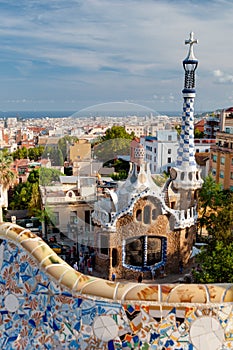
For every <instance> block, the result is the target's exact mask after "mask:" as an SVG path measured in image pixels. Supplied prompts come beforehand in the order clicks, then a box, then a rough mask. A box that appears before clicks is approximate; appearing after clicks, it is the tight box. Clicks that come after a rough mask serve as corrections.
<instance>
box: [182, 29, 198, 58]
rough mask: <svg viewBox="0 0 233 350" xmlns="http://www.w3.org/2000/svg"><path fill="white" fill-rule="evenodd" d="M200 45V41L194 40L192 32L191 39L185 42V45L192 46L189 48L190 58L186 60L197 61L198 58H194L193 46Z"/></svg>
mask: <svg viewBox="0 0 233 350" xmlns="http://www.w3.org/2000/svg"><path fill="white" fill-rule="evenodd" d="M197 43H198V40H197V39H194V33H193V32H190V36H189V39H188V40H185V45H187V44H188V45H190V46H189V53H188V56H187V58H186V60H191V61H192V60H195V61H196V57H195V56H194V53H193V44H197Z"/></svg>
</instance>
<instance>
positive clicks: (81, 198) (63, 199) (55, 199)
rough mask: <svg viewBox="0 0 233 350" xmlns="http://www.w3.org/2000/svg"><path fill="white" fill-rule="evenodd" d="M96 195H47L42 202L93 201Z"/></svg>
mask: <svg viewBox="0 0 233 350" xmlns="http://www.w3.org/2000/svg"><path fill="white" fill-rule="evenodd" d="M96 199H97V197H96V195H92V196H73V197H68V196H51V197H49V196H47V197H46V198H45V203H44V204H60V203H61V204H63V203H67V204H68V203H78V202H79V203H80V202H93V201H96Z"/></svg>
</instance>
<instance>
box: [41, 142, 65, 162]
mask: <svg viewBox="0 0 233 350" xmlns="http://www.w3.org/2000/svg"><path fill="white" fill-rule="evenodd" d="M44 154H45V155H46V156H47V157H48V158H49V159H50V161H51V164H52V165H53V166H63V165H64V158H63V154H62V151H61V149H60V148H59V147H58V146H57V145H55V146H52V145H49V146H46V147H45V151H44Z"/></svg>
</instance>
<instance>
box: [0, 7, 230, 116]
mask: <svg viewBox="0 0 233 350" xmlns="http://www.w3.org/2000/svg"><path fill="white" fill-rule="evenodd" d="M0 10H1V11H0V38H1V44H0V45H1V46H0V48H1V56H0V57H1V69H0V72H1V75H0V76H1V88H0V110H1V111H5V110H6V111H7V110H8V111H19V110H74V111H79V110H81V109H86V108H88V107H90V106H92V105H98V104H105V103H108V102H129V103H134V104H136V105H137V104H139V105H143V106H146V107H148V108H150V109H152V110H155V111H179V110H181V109H182V93H181V91H182V88H183V67H182V61H183V59H184V58H185V57H186V56H187V52H188V47H187V46H185V40H186V39H188V38H189V33H190V32H191V31H193V32H194V37H195V39H198V44H197V45H194V46H195V47H194V52H195V56H196V57H197V59H198V60H199V66H198V70H197V84H196V90H197V97H196V100H195V110H196V111H207V110H215V109H219V108H228V107H229V106H231V105H233V72H232V63H231V56H232V55H231V51H232V50H233V49H232V48H231V45H229V39H228V38H231V37H232V36H233V27H232V15H233V3H232V2H231V1H228V0H214V1H210V0H205V1H203V0H202V1H201V0H200V1H198V0H193V1H192V0H188V1H184V0H177V1H173V0H165V1H155V0H144V1H143V2H141V1H138V0H125V1H123V0H114V1H107V0H85V1H84V0H76V1H75V0H72V1H69V2H68V3H67V2H66V1H64V0H53V1H50V2H47V1H45V0H40V1H39V0H38V1H37V0H33V1H30V2H28V1H26V0H19V1H18V2H17V3H14V4H13V3H9V2H8V1H6V0H5V1H0Z"/></svg>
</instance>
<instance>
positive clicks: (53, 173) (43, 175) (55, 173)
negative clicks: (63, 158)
mask: <svg viewBox="0 0 233 350" xmlns="http://www.w3.org/2000/svg"><path fill="white" fill-rule="evenodd" d="M61 175H64V174H63V173H62V172H60V171H59V170H57V169H52V168H44V167H42V168H40V169H39V183H40V185H42V186H48V185H52V184H53V183H54V182H58V181H59V177H60V176H61Z"/></svg>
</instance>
